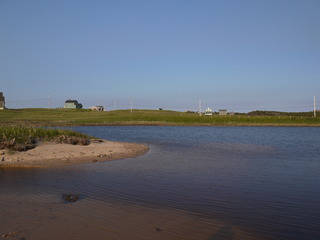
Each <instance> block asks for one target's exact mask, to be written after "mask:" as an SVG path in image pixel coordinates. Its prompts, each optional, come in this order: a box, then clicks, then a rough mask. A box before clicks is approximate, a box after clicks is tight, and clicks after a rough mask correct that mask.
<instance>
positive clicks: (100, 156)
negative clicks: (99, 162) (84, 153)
mask: <svg viewBox="0 0 320 240" xmlns="http://www.w3.org/2000/svg"><path fill="white" fill-rule="evenodd" d="M97 157H99V158H102V157H107V154H102V153H101V154H98V155H97Z"/></svg>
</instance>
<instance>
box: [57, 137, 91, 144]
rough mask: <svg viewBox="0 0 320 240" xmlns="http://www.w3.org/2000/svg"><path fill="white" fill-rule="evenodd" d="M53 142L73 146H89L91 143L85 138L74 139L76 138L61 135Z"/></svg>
mask: <svg viewBox="0 0 320 240" xmlns="http://www.w3.org/2000/svg"><path fill="white" fill-rule="evenodd" d="M53 142H56V143H67V144H72V145H89V144H90V143H91V141H90V139H88V138H84V137H74V136H67V135H61V136H59V137H56V138H55V139H54V140H53Z"/></svg>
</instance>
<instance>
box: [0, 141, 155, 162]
mask: <svg viewBox="0 0 320 240" xmlns="http://www.w3.org/2000/svg"><path fill="white" fill-rule="evenodd" d="M148 150H149V148H148V146H146V145H144V144H138V143H124V142H112V141H106V140H102V141H101V142H92V143H90V144H89V145H86V146H83V145H71V144H59V143H51V142H45V143H41V144H40V145H38V146H37V147H36V148H34V149H31V150H28V151H24V152H12V151H10V150H1V151H0V168H10V167H14V168H17V167H22V168H26V167H60V166H68V165H77V164H84V163H90V162H104V161H112V160H117V159H124V158H130V157H138V156H141V155H143V154H145V153H146V152H148Z"/></svg>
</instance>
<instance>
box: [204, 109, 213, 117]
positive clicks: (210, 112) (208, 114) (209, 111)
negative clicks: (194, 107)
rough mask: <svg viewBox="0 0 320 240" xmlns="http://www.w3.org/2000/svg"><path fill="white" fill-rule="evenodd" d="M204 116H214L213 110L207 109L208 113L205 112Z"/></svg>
mask: <svg viewBox="0 0 320 240" xmlns="http://www.w3.org/2000/svg"><path fill="white" fill-rule="evenodd" d="M204 114H205V115H206V116H212V110H211V108H207V109H206V111H205V112H204Z"/></svg>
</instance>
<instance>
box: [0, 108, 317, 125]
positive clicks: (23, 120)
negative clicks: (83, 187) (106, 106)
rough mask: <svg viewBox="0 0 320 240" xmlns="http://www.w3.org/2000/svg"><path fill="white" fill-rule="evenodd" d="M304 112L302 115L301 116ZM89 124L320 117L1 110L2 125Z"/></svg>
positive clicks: (279, 121)
mask: <svg viewBox="0 0 320 240" xmlns="http://www.w3.org/2000/svg"><path fill="white" fill-rule="evenodd" d="M299 115H300V116H299ZM12 124H14V125H23V126H25V125H30V126H86V125H178V126H179V125H191V126H193V125H195V126H196V125H197V126H243V125H247V126H254V125H263V126H268V125H270V126H274V125H276V126H320V117H313V116H312V114H310V113H301V114H298V113H294V114H291V115H290V114H289V113H286V114H281V115H279V116H266V115H262V116H252V115H248V114H241V115H233V116H230V115H227V116H219V115H213V116H204V115H202V116H199V114H196V113H186V112H175V111H165V110H162V111H161V110H133V112H132V113H131V112H130V110H116V111H107V112H97V111H91V110H86V109H6V110H3V111H0V125H12Z"/></svg>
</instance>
